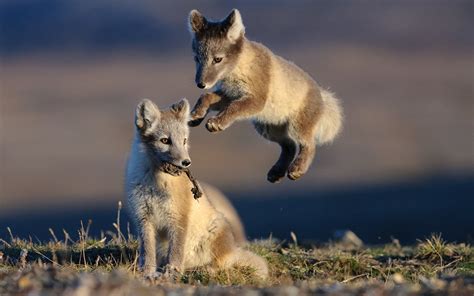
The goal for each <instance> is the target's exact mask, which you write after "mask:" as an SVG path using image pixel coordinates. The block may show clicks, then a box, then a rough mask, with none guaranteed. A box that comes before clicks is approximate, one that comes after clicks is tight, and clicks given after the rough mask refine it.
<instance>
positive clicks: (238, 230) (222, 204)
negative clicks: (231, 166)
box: [201, 183, 247, 245]
mask: <svg viewBox="0 0 474 296" xmlns="http://www.w3.org/2000/svg"><path fill="white" fill-rule="evenodd" d="M201 184H202V187H203V189H204V192H206V196H207V197H208V198H209V201H210V202H211V204H212V205H213V206H214V207H215V208H216V210H217V211H218V212H220V213H222V214H223V215H224V217H225V218H226V220H227V221H228V222H229V224H230V227H231V230H232V234H233V235H234V239H235V242H236V243H237V244H239V245H243V244H245V243H246V242H247V239H246V236H245V230H244V226H243V225H242V221H240V217H239V215H238V214H237V211H236V210H235V208H234V207H233V206H232V204H231V203H230V201H229V200H228V199H227V197H225V195H224V194H223V193H222V192H220V191H219V190H218V189H217V188H216V187H214V186H212V185H209V184H207V183H201Z"/></svg>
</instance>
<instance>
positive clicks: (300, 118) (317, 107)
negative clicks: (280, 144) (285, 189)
mask: <svg viewBox="0 0 474 296" xmlns="http://www.w3.org/2000/svg"><path fill="white" fill-rule="evenodd" d="M322 112H323V103H322V99H321V94H320V92H319V91H318V90H316V89H312V90H311V91H309V93H308V94H307V96H306V102H305V104H304V106H303V108H302V109H301V110H300V112H299V114H298V115H297V116H295V117H294V118H292V119H290V123H289V128H288V131H289V134H290V136H291V138H293V139H295V140H296V142H297V143H298V146H299V152H298V155H297V156H296V158H295V160H294V161H293V163H292V164H291V165H290V168H289V169H288V178H290V179H291V180H296V179H298V178H300V177H301V176H303V175H304V174H305V173H306V172H307V171H308V168H309V166H310V165H311V163H312V162H313V159H314V155H315V154H316V125H317V123H318V121H319V118H320V117H321V114H322Z"/></svg>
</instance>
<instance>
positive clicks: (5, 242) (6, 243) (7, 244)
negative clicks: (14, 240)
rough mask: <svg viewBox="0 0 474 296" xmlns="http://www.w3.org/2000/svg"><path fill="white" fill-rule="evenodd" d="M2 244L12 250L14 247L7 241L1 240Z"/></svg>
mask: <svg viewBox="0 0 474 296" xmlns="http://www.w3.org/2000/svg"><path fill="white" fill-rule="evenodd" d="M0 242H2V243H4V244H5V245H6V246H7V247H9V248H11V247H12V245H10V244H9V243H8V242H7V241H6V240H4V239H1V238H0Z"/></svg>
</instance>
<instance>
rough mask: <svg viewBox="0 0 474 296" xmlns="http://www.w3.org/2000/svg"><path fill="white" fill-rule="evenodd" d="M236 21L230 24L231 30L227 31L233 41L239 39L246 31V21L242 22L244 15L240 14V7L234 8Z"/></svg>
mask: <svg viewBox="0 0 474 296" xmlns="http://www.w3.org/2000/svg"><path fill="white" fill-rule="evenodd" d="M233 12H234V14H235V15H234V22H233V23H232V25H231V26H230V28H229V30H228V31H227V38H228V39H229V40H230V41H231V42H235V41H236V40H237V39H239V37H240V35H241V34H244V33H245V27H244V23H243V22H242V16H241V15H240V11H239V10H238V9H234V11H233Z"/></svg>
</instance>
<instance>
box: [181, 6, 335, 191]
mask: <svg viewBox="0 0 474 296" xmlns="http://www.w3.org/2000/svg"><path fill="white" fill-rule="evenodd" d="M194 16H198V17H197V18H195V17H191V21H192V22H197V23H198V24H200V22H201V21H202V22H204V23H205V25H204V26H202V27H199V29H196V30H194V31H193V32H194V33H193V34H194V39H193V44H194V46H193V50H194V54H195V55H197V56H204V57H207V58H208V59H210V58H212V57H213V55H215V52H219V46H217V44H219V45H220V46H222V44H226V45H227V46H230V49H229V50H228V52H227V56H225V57H224V60H226V61H227V62H226V63H227V64H226V65H224V66H225V67H224V66H221V68H219V67H216V66H213V65H209V63H208V64H205V63H198V65H199V69H200V72H198V73H197V76H196V81H197V82H198V81H199V82H201V81H204V82H205V86H206V88H208V87H210V86H212V85H213V84H214V83H215V91H214V92H212V93H208V94H205V95H204V96H201V98H200V100H199V101H198V103H197V104H196V106H195V107H194V108H193V111H192V113H191V122H190V124H191V125H192V126H195V125H197V124H199V123H200V122H201V121H202V120H203V119H204V117H205V116H206V115H207V113H208V111H209V110H217V111H219V113H218V114H217V115H216V116H214V117H211V118H209V120H208V122H207V124H206V128H207V129H208V130H209V131H211V132H217V131H222V130H225V129H226V128H228V127H229V126H230V125H231V124H232V123H233V122H234V121H236V120H243V119H251V120H252V121H253V122H254V124H255V127H256V129H257V131H258V132H259V133H261V134H262V132H263V133H264V134H265V135H264V136H265V137H266V138H267V139H269V140H271V141H275V142H277V143H278V144H280V146H281V149H282V151H281V155H280V158H279V160H278V161H277V162H276V163H275V165H274V166H273V167H272V169H271V170H270V171H269V172H268V180H269V181H271V182H278V181H279V180H280V179H281V178H282V177H283V176H284V175H285V174H286V173H287V175H288V177H289V178H290V179H292V180H296V179H298V178H300V177H301V176H302V175H303V174H304V173H306V171H307V170H308V168H309V166H310V165H311V162H312V160H313V158H314V155H315V152H316V144H323V143H328V142H331V141H332V140H333V139H334V138H335V137H336V136H337V134H338V133H339V131H340V130H341V126H342V108H341V106H340V104H339V102H338V100H337V99H336V98H335V96H334V95H333V94H331V93H330V92H328V91H326V90H324V89H322V88H320V87H319V85H318V84H317V83H316V82H315V81H314V80H313V79H312V78H311V76H310V75H308V74H307V73H306V72H305V71H303V70H302V69H301V68H299V67H298V66H296V65H295V64H293V63H292V62H289V61H287V60H285V59H283V58H282V57H280V56H277V55H275V54H273V53H272V52H271V51H270V50H269V49H268V48H267V47H265V46H264V45H262V44H260V43H257V42H253V41H250V40H248V39H246V38H245V36H244V30H243V24H241V22H242V20H241V16H240V13H238V10H236V9H234V10H233V11H232V12H231V14H230V15H229V16H228V17H227V18H226V19H225V20H223V21H221V22H216V23H211V22H208V21H207V20H206V19H205V18H204V17H203V16H202V15H201V14H199V12H197V11H195V13H194ZM233 16H234V17H233ZM235 16H238V18H235ZM235 22H237V23H238V26H237V27H239V26H241V27H242V31H241V35H240V38H238V39H235V38H234V39H232V40H231V38H230V37H229V34H230V33H232V35H233V36H237V34H236V33H235ZM229 26H230V27H229ZM225 30H227V35H226V34H223V33H222V32H223V31H224V32H225ZM230 30H232V32H230ZM201 43H204V44H206V46H205V49H203V52H201V51H200V48H201V47H200V46H199V45H200V44H201ZM232 44H235V45H234V46H233V47H232ZM219 69H221V70H219ZM229 69H231V70H229ZM202 73H212V75H211V74H209V75H208V76H212V79H208V77H207V76H206V74H202ZM209 81H211V82H209ZM210 106H213V108H211V107H210ZM272 133H276V134H275V135H273V134H272ZM262 135H263V134H262ZM295 146H296V147H297V149H298V150H299V151H298V153H296V151H295ZM295 154H296V155H295Z"/></svg>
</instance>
